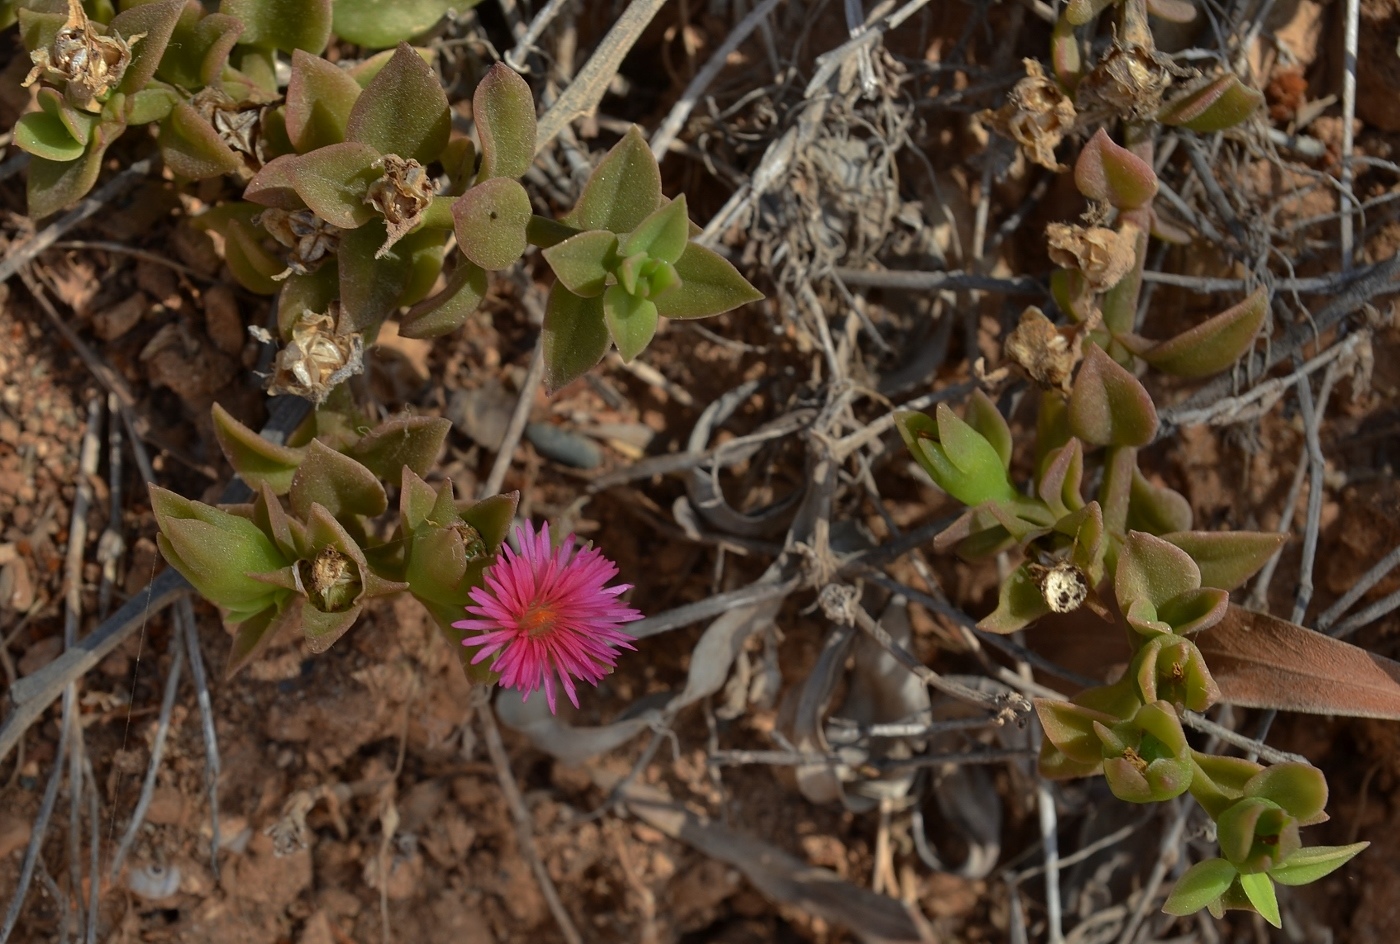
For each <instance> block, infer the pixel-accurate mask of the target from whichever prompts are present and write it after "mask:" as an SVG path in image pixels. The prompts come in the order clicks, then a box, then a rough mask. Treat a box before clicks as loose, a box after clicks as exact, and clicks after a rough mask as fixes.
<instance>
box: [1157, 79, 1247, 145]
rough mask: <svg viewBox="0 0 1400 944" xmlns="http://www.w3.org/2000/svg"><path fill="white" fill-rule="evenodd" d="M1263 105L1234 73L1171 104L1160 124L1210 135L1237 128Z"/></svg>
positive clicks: (1160, 114)
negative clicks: (1213, 132) (1214, 132)
mask: <svg viewBox="0 0 1400 944" xmlns="http://www.w3.org/2000/svg"><path fill="white" fill-rule="evenodd" d="M1263 101H1264V96H1263V95H1261V94H1259V93H1258V92H1256V91H1255V90H1254V89H1252V88H1250V87H1249V86H1247V85H1245V84H1244V83H1243V82H1241V81H1240V79H1239V76H1237V75H1235V74H1234V73H1233V72H1227V73H1226V74H1225V75H1222V76H1220V77H1219V78H1217V79H1214V80H1212V81H1211V82H1209V83H1207V84H1206V85H1204V86H1201V87H1199V88H1197V89H1195V90H1194V91H1191V92H1187V93H1186V94H1185V95H1183V96H1181V97H1180V98H1178V99H1176V100H1175V101H1172V102H1169V103H1168V104H1167V105H1166V106H1164V107H1163V108H1162V110H1161V111H1160V112H1158V113H1157V120H1158V121H1160V122H1162V123H1163V124H1168V125H1178V126H1180V127H1183V128H1190V129H1191V130H1192V131H1196V132H1199V133H1201V134H1208V133H1210V132H1212V131H1224V130H1225V129H1226V128H1233V127H1234V126H1235V125H1237V124H1239V123H1240V122H1242V121H1244V120H1245V119H1246V118H1248V117H1249V116H1250V115H1251V114H1252V113H1253V112H1254V110H1255V109H1256V108H1258V107H1259V106H1260V104H1262V103H1263Z"/></svg>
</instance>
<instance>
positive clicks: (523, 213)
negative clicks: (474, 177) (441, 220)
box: [452, 177, 531, 272]
mask: <svg viewBox="0 0 1400 944" xmlns="http://www.w3.org/2000/svg"><path fill="white" fill-rule="evenodd" d="M530 216H531V209H530V195H529V194H527V193H526V192H525V188H524V187H522V186H521V185H520V182H519V181H518V180H514V179H512V178H510V177H493V178H491V179H489V180H484V181H482V182H481V183H479V184H477V185H476V186H475V187H472V188H471V189H470V190H468V191H467V192H466V193H464V194H462V195H461V196H460V197H458V198H457V199H456V200H455V201H453V203H452V218H453V219H454V220H455V221H456V232H457V245H458V246H460V247H461V249H462V253H463V254H464V255H465V256H466V257H467V258H468V259H470V260H471V261H472V262H474V263H476V264H477V265H479V266H481V267H482V268H483V269H485V270H486V271H488V272H492V271H495V270H497V269H504V268H506V267H507V266H510V265H513V264H514V263H515V262H516V260H518V259H519V258H520V257H521V256H522V255H524V254H525V247H526V246H527V245H528V244H527V242H526V240H525V227H526V225H527V224H529V222H530Z"/></svg>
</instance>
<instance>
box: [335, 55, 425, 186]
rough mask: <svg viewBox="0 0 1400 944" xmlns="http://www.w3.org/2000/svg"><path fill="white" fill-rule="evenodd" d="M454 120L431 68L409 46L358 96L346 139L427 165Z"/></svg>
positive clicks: (347, 127) (392, 59) (352, 109)
mask: <svg viewBox="0 0 1400 944" xmlns="http://www.w3.org/2000/svg"><path fill="white" fill-rule="evenodd" d="M451 129H452V117H451V113H450V111H449V109H448V105H447V93H445V92H444V91H443V90H442V83H441V82H439V81H438V78H437V76H436V75H434V74H433V70H432V69H430V68H429V67H428V64H427V63H426V62H424V61H423V58H422V57H421V56H419V55H418V53H416V52H414V51H413V49H412V48H411V47H410V46H409V45H408V44H407V43H399V45H398V48H397V49H395V50H394V55H393V56H392V57H390V59H389V61H388V62H387V63H386V64H385V65H384V68H383V69H381V70H380V71H379V74H378V75H376V76H375V77H374V79H373V80H372V81H371V82H370V83H369V85H367V86H366V87H365V90H364V91H363V92H361V93H360V97H359V98H357V99H356V100H355V104H354V107H352V108H351V109H350V118H349V120H348V121H347V123H346V127H345V138H346V140H347V141H358V142H360V143H361V144H367V145H369V146H370V147H372V148H374V149H375V150H376V151H378V152H379V153H380V154H397V155H398V156H399V157H406V158H412V159H413V160H416V161H417V162H418V163H420V164H422V165H424V166H425V167H426V166H427V165H428V164H431V163H432V162H433V161H434V160H435V159H436V158H437V156H438V155H439V154H441V153H442V149H443V148H445V147H446V146H447V137H448V134H449V132H450V131H451Z"/></svg>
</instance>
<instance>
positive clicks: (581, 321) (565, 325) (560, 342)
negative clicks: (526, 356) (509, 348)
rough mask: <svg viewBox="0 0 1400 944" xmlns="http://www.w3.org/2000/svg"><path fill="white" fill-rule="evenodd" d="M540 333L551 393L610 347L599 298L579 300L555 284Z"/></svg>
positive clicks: (600, 358) (546, 384)
mask: <svg viewBox="0 0 1400 944" xmlns="http://www.w3.org/2000/svg"><path fill="white" fill-rule="evenodd" d="M541 332H542V334H541V338H542V341H543V343H544V384H545V388H546V389H547V390H549V392H551V393H553V392H555V391H558V390H561V389H563V388H564V387H565V386H567V385H568V384H571V383H573V382H574V381H575V380H577V379H578V378H580V377H582V376H583V375H584V374H585V373H587V372H588V371H589V369H590V368H592V367H593V366H594V365H596V364H597V363H598V362H599V361H601V360H602V359H603V355H604V354H606V353H608V348H609V347H610V346H611V345H612V336H611V335H610V334H609V333H608V325H607V322H606V321H605V319H604V316H603V299H602V296H598V297H595V298H581V297H580V296H578V295H575V294H574V293H573V292H571V291H569V290H568V289H567V288H565V287H564V286H563V285H562V284H559V283H557V282H556V283H555V285H554V287H553V288H551V289H550V290H549V300H548V301H547V302H546V303H545V310H544V327H543V328H542V329H541Z"/></svg>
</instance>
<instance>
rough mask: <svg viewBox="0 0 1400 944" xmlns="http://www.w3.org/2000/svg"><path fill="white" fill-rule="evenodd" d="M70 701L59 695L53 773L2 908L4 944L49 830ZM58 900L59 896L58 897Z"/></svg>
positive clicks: (64, 750)
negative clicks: (60, 710)
mask: <svg viewBox="0 0 1400 944" xmlns="http://www.w3.org/2000/svg"><path fill="white" fill-rule="evenodd" d="M72 707H73V706H72V704H71V703H70V701H69V699H68V698H67V697H66V696H65V697H64V699H63V719H62V721H61V722H60V724H59V728H58V731H59V734H58V750H57V751H56V752H55V754H54V764H53V773H51V774H49V783H48V786H46V787H44V799H43V802H42V803H40V804H39V815H38V816H36V817H35V818H34V825H33V826H32V827H31V829H30V833H29V845H28V846H27V847H25V850H24V859H23V860H22V861H21V862H20V866H19V882H18V884H16V886H15V893H14V897H13V898H11V899H10V906H9V908H7V909H6V910H5V923H4V924H3V925H0V944H6V942H7V941H9V939H10V935H11V934H13V933H14V930H15V925H16V924H17V923H18V922H19V913H20V909H21V908H23V907H24V899H25V896H26V895H28V893H29V884H30V883H31V882H32V881H34V867H35V865H36V864H37V863H38V861H39V849H40V847H41V846H43V844H44V836H45V834H46V833H47V832H48V831H49V819H50V818H51V817H52V816H53V808H54V804H55V803H57V802H58V785H59V782H60V781H62V780H63V759H64V758H65V757H67V756H68V730H69V725H68V719H69V716H70V714H71V710H72ZM59 901H60V903H61V902H62V899H61V898H60V899H59Z"/></svg>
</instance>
